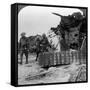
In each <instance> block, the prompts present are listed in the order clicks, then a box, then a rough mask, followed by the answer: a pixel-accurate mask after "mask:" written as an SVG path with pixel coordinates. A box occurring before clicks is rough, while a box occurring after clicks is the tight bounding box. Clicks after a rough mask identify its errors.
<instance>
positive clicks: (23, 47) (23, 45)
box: [19, 36, 28, 64]
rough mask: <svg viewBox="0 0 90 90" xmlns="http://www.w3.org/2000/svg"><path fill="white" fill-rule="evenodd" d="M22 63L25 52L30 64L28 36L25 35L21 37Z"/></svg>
mask: <svg viewBox="0 0 90 90" xmlns="http://www.w3.org/2000/svg"><path fill="white" fill-rule="evenodd" d="M19 48H20V59H21V62H20V64H22V63H23V54H25V57H26V64H28V39H27V37H25V36H23V37H21V38H20V46H19Z"/></svg>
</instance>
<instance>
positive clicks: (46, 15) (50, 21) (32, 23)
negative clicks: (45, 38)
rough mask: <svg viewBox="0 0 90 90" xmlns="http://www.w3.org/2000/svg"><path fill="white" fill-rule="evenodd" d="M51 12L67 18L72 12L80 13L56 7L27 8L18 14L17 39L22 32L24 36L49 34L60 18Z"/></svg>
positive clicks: (75, 10)
mask: <svg viewBox="0 0 90 90" xmlns="http://www.w3.org/2000/svg"><path fill="white" fill-rule="evenodd" d="M53 12H55V13H58V14H61V15H64V16H67V15H71V14H72V13H73V12H81V13H82V11H80V10H79V9H75V8H61V7H60V8H58V7H40V6H27V7H24V8H23V9H21V11H20V12H19V14H18V38H19V39H20V34H21V33H22V32H25V33H26V36H32V35H37V34H40V35H42V34H43V33H45V34H46V35H47V33H48V32H49V30H50V28H51V27H57V25H58V24H59V23H60V20H61V18H60V17H59V16H56V15H54V14H52V13H53Z"/></svg>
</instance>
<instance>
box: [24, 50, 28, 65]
mask: <svg viewBox="0 0 90 90" xmlns="http://www.w3.org/2000/svg"><path fill="white" fill-rule="evenodd" d="M25 56H26V64H28V51H25Z"/></svg>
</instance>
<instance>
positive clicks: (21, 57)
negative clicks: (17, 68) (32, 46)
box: [20, 51, 23, 64]
mask: <svg viewBox="0 0 90 90" xmlns="http://www.w3.org/2000/svg"><path fill="white" fill-rule="evenodd" d="M20 60H21V61H20V64H22V63H23V51H21V52H20Z"/></svg>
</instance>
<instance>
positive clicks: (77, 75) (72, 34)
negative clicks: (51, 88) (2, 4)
mask: <svg viewBox="0 0 90 90" xmlns="http://www.w3.org/2000/svg"><path fill="white" fill-rule="evenodd" d="M87 22H88V8H87V7H79V6H62V5H60V6H59V5H43V4H25V3H15V4H12V5H11V85H13V86H33V85H52V84H68V83H73V84H74V83H85V82H87V81H88V36H87V34H88V33H87V32H88V23H87Z"/></svg>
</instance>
